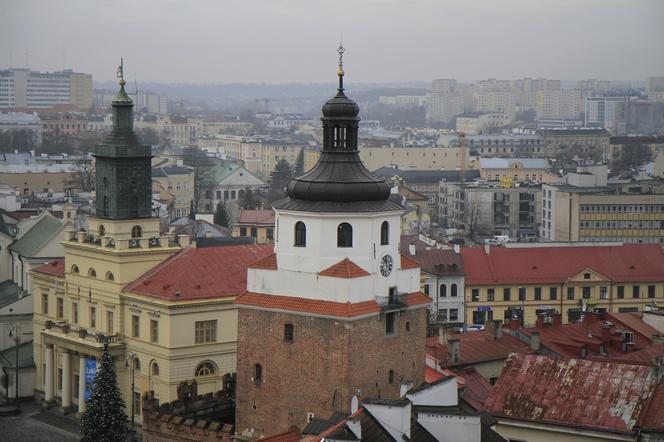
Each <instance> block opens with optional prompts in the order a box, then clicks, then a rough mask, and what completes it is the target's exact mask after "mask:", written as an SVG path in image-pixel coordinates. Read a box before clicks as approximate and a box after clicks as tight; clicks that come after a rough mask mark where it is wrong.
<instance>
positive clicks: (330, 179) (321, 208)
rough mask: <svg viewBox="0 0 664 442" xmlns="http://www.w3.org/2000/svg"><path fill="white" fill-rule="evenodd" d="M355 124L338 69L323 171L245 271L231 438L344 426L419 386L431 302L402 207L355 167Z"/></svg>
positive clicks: (287, 203)
mask: <svg viewBox="0 0 664 442" xmlns="http://www.w3.org/2000/svg"><path fill="white" fill-rule="evenodd" d="M358 113H359V107H358V105H357V104H356V103H355V102H353V101H352V100H350V99H349V98H347V97H346V95H345V94H344V92H343V70H342V69H341V68H340V69H339V89H338V93H337V95H336V96H335V97H334V98H332V99H331V100H329V101H328V102H327V103H326V104H325V105H324V106H323V118H322V120H323V138H324V143H323V150H322V152H321V158H320V161H319V162H318V163H317V164H316V166H314V168H313V169H312V170H310V171H309V172H307V173H306V174H305V175H303V176H300V177H298V178H294V179H292V180H291V181H290V182H289V183H288V186H287V197H286V198H284V199H282V200H279V201H277V202H275V203H274V205H273V208H274V210H275V217H276V219H275V225H276V235H275V246H274V252H275V253H274V254H273V255H271V256H269V257H268V258H266V259H263V260H261V261H258V262H256V263H254V264H253V265H251V266H250V267H249V270H248V274H247V292H246V293H245V294H244V295H242V296H240V297H239V298H238V299H237V300H236V305H237V306H238V333H237V343H238V358H237V406H236V410H237V411H236V431H237V432H238V433H239V434H242V435H246V436H248V437H261V436H262V435H269V434H275V433H277V432H280V431H284V430H287V429H288V428H290V427H291V426H293V425H295V426H298V427H300V428H301V427H303V426H305V425H306V423H307V422H309V421H310V420H311V419H312V418H313V417H321V418H326V417H328V416H331V415H333V414H334V413H336V412H341V413H344V414H346V415H348V414H350V413H351V410H352V405H351V404H352V403H356V402H357V401H361V400H363V399H365V398H368V397H380V398H382V399H388V400H389V399H398V398H400V397H401V396H402V391H403V390H402V388H408V387H407V386H408V385H419V384H420V383H421V382H422V380H423V376H424V361H425V353H424V351H425V347H426V345H425V344H426V321H427V305H428V304H429V303H430V302H431V299H430V298H429V297H427V296H426V295H424V294H423V293H421V292H420V267H419V264H418V263H417V262H415V261H413V260H412V259H410V258H408V257H406V256H402V255H401V254H400V251H399V235H400V230H401V228H400V227H401V214H402V212H403V207H402V206H401V205H400V204H398V203H395V202H394V201H392V200H391V199H390V186H389V184H388V183H387V182H386V181H385V180H384V179H383V178H381V177H379V176H377V175H375V174H373V173H371V172H369V170H367V168H366V167H364V165H363V164H362V162H361V161H360V156H359V152H358V146H357V133H358V122H359V118H358ZM395 355H397V356H396V357H395Z"/></svg>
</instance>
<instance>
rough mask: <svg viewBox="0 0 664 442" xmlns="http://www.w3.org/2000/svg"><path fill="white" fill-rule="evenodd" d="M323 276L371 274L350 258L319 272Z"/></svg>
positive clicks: (345, 276)
mask: <svg viewBox="0 0 664 442" xmlns="http://www.w3.org/2000/svg"><path fill="white" fill-rule="evenodd" d="M319 275H321V276H331V277H333V278H359V277H362V276H369V272H367V271H366V270H364V269H363V268H362V267H360V266H358V265H357V264H355V263H354V262H353V261H351V260H350V259H348V258H345V259H344V260H342V261H339V262H338V263H336V264H334V265H333V266H330V267H328V268H326V269H325V270H323V271H322V272H320V273H319Z"/></svg>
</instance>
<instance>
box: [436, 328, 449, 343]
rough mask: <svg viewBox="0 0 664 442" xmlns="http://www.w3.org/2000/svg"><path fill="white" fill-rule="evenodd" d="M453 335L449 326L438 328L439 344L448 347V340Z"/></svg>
mask: <svg viewBox="0 0 664 442" xmlns="http://www.w3.org/2000/svg"><path fill="white" fill-rule="evenodd" d="M451 335H452V328H451V327H449V326H447V325H441V326H440V327H438V344H440V345H443V346H447V341H448V338H449V337H450V336H451Z"/></svg>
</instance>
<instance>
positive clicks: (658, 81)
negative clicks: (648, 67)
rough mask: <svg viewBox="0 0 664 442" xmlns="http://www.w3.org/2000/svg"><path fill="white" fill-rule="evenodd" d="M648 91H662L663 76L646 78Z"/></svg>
mask: <svg viewBox="0 0 664 442" xmlns="http://www.w3.org/2000/svg"><path fill="white" fill-rule="evenodd" d="M648 92H664V77H648V78H646V93H648Z"/></svg>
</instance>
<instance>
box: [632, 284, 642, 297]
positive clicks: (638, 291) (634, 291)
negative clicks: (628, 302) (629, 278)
mask: <svg viewBox="0 0 664 442" xmlns="http://www.w3.org/2000/svg"><path fill="white" fill-rule="evenodd" d="M640 296H641V286H638V285H633V286H632V298H635V299H636V298H639V297H640Z"/></svg>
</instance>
